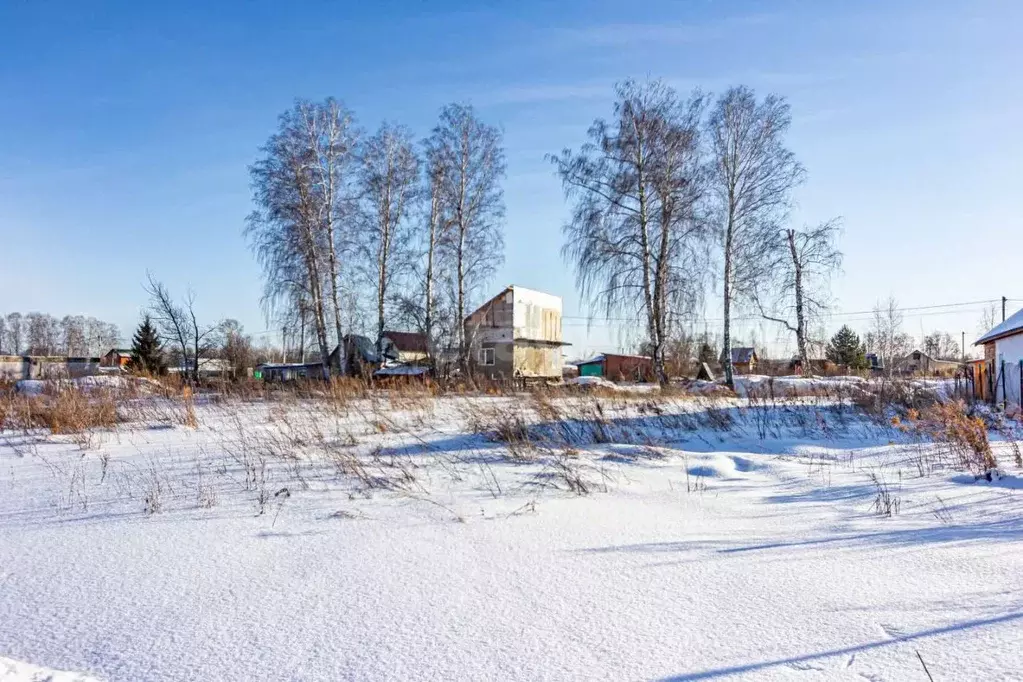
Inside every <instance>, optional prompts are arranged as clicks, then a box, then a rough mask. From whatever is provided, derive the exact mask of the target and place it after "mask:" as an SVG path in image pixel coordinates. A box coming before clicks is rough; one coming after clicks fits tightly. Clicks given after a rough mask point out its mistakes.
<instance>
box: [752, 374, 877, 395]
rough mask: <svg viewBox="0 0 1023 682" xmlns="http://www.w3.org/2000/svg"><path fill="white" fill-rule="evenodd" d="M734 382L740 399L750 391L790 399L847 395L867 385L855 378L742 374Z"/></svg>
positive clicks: (865, 382)
mask: <svg viewBox="0 0 1023 682" xmlns="http://www.w3.org/2000/svg"><path fill="white" fill-rule="evenodd" d="M734 381H735V392H736V394H737V395H739V396H742V397H745V396H747V395H748V394H749V393H750V391H751V390H756V391H757V392H758V393H762V394H765V395H766V394H768V393H770V392H772V391H773V394H774V395H778V396H790V397H795V396H801V395H814V394H818V395H819V394H826V393H835V392H844V393H846V394H847V393H848V392H849V391H850V390H855V389H859V388H864V387H865V386H866V385H867V384H868V382H867V380H866V379H864V378H862V377H857V376H836V377H801V376H781V377H772V376H765V375H762V374H744V375H736V376H735V378H734Z"/></svg>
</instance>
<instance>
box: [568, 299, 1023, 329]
mask: <svg viewBox="0 0 1023 682" xmlns="http://www.w3.org/2000/svg"><path fill="white" fill-rule="evenodd" d="M1006 300H1007V301H1010V302H1019V301H1023V299H1018V298H1009V299H1006ZM1001 301H1002V299H1001V298H992V299H985V300H981V301H964V302H962V303H939V304H935V305H922V306H911V307H905V308H897V310H898V312H900V313H907V312H914V311H919V310H928V311H937V312H931V313H920V314H917V315H911V317H922V316H924V315H945V314H949V313H963V312H982V311H983V308H974V309H972V310H941V309H945V308H962V307H966V306H976V305H983V304H993V303H1001ZM873 314H874V311H873V310H854V311H849V312H842V313H831V314H829V315H827V317H829V318H855V317H859V316H862V315H868V316H872V315H873ZM561 319H562V320H563V321H564V320H569V321H572V323H573V324H579V323H580V322H582V323H586V324H602V323H610V322H632V323H637V322H638V323H645V322H646V320H644V319H643V318H640V317H601V318H590V317H586V316H583V315H563V316H562V317H561ZM863 319H869V318H863ZM732 320H733V321H735V322H750V321H759V320H764V318H763V317H761V316H759V315H739V316H735V317H733V318H732ZM696 321H698V322H724V318H723V317H699V318H696Z"/></svg>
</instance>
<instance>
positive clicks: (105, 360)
mask: <svg viewBox="0 0 1023 682" xmlns="http://www.w3.org/2000/svg"><path fill="white" fill-rule="evenodd" d="M129 362H131V348H111V349H110V350H108V351H107V353H106V355H104V356H103V357H102V358H100V366H101V367H127V366H128V363H129Z"/></svg>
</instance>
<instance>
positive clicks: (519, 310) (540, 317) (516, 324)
mask: <svg viewBox="0 0 1023 682" xmlns="http://www.w3.org/2000/svg"><path fill="white" fill-rule="evenodd" d="M511 296H512V305H513V322H512V324H513V328H514V329H513V333H514V338H516V339H531V340H534V341H551V342H554V343H560V342H561V297H560V296H553V295H551V294H545V293H543V292H542V291H533V290H532V289H524V288H522V287H514V288H513V289H512V291H511ZM505 297H506V298H507V294H506V295H505Z"/></svg>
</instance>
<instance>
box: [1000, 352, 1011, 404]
mask: <svg viewBox="0 0 1023 682" xmlns="http://www.w3.org/2000/svg"><path fill="white" fill-rule="evenodd" d="M1001 370H1002V409H1003V410H1004V409H1005V407H1006V405H1007V404H1008V401H1009V396H1008V395H1007V394H1006V393H1005V358H1002V367H1001Z"/></svg>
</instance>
